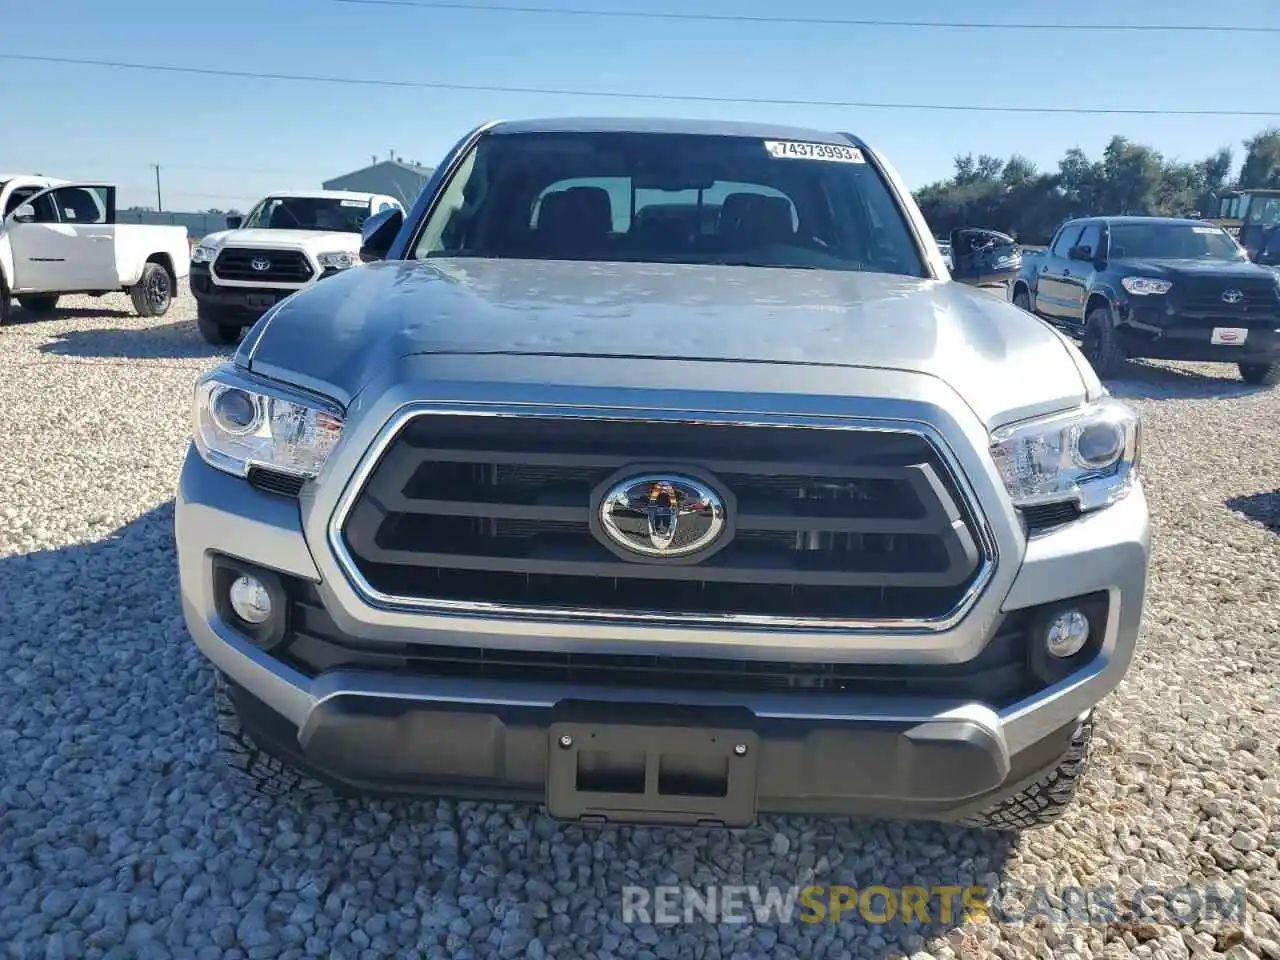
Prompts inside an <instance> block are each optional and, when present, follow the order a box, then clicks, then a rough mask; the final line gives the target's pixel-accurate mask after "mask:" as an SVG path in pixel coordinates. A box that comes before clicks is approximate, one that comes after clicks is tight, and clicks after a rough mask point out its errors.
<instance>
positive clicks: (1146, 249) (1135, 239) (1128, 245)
mask: <svg viewBox="0 0 1280 960" xmlns="http://www.w3.org/2000/svg"><path fill="white" fill-rule="evenodd" d="M1111 256H1113V257H1116V258H1121V257H1128V258H1130V259H1133V260H1244V259H1247V258H1246V256H1245V253H1244V251H1243V250H1241V249H1240V247H1239V246H1238V245H1237V244H1236V242H1235V241H1234V240H1232V239H1231V237H1230V236H1228V234H1227V232H1226V231H1225V230H1223V229H1222V228H1220V227H1213V226H1209V225H1207V224H1195V223H1113V224H1112V225H1111Z"/></svg>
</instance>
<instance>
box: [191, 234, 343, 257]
mask: <svg viewBox="0 0 1280 960" xmlns="http://www.w3.org/2000/svg"><path fill="white" fill-rule="evenodd" d="M200 243H201V244H202V245H204V246H206V247H224V246H232V247H262V248H266V249H281V250H286V249H287V250H301V249H305V250H310V251H312V252H314V253H330V252H336V251H339V250H342V251H348V252H351V253H354V252H356V251H358V250H359V249H360V234H358V233H339V232H337V231H334V230H274V229H271V230H222V231H220V232H218V233H211V234H209V235H208V236H207V237H205V238H204V239H203V240H201V241H200Z"/></svg>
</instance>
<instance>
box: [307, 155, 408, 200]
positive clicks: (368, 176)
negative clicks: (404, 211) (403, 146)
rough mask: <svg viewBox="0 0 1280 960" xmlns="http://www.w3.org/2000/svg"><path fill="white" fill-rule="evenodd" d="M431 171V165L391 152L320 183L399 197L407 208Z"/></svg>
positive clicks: (328, 186)
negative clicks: (370, 162)
mask: <svg viewBox="0 0 1280 960" xmlns="http://www.w3.org/2000/svg"><path fill="white" fill-rule="evenodd" d="M432 172H433V170H432V168H431V167H424V166H422V165H421V164H419V163H409V162H408V161H405V160H402V159H400V158H399V157H396V156H394V155H392V156H391V157H389V158H388V159H386V160H379V159H378V158H377V157H374V158H373V163H372V164H371V165H370V166H367V167H364V168H363V169H361V170H355V171H353V172H351V173H344V174H343V175H342V176H340V177H334V178H333V179H332V180H326V181H325V182H324V184H323V185H322V186H323V187H324V189H325V190H355V191H360V192H363V193H384V194H386V195H387V196H390V197H395V198H396V199H398V200H400V201H401V202H402V203H403V204H404V205H405V207H406V208H408V207H410V206H412V205H413V203H414V201H415V200H417V199H418V194H420V193H421V192H422V188H423V187H425V186H426V185H427V181H428V180H429V179H430V178H431V174H432Z"/></svg>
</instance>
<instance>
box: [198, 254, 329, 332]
mask: <svg viewBox="0 0 1280 960" xmlns="http://www.w3.org/2000/svg"><path fill="white" fill-rule="evenodd" d="M340 272H341V271H339V270H335V269H333V268H328V269H325V270H324V271H323V272H322V273H321V274H320V276H319V277H317V278H316V279H315V280H313V281H311V283H309V284H306V285H304V286H301V287H271V286H262V287H249V286H227V285H225V284H219V283H215V282H214V280H213V276H212V274H211V272H210V270H209V265H208V264H207V263H193V264H192V265H191V274H190V277H189V280H188V282H189V283H190V285H191V294H192V296H194V297H195V298H196V300H197V302H199V303H203V304H208V305H209V306H211V307H216V308H219V309H221V310H223V311H225V312H226V313H229V314H230V316H231V317H232V318H233V319H234V318H239V319H240V320H241V322H242V323H243V324H244V326H252V325H253V323H254V322H255V321H256V320H257V319H258V318H259V317H261V316H262V315H263V314H264V313H266V312H267V311H268V310H269V309H271V307H273V306H274V305H275V304H276V303H278V302H279V301H281V300H283V299H284V298H285V297H287V296H289V295H291V294H294V293H297V292H298V291H299V290H305V289H306V288H307V286H310V285H311V284H312V283H318V282H319V281H321V280H323V279H325V278H326V277H331V276H334V275H336V274H338V273H340Z"/></svg>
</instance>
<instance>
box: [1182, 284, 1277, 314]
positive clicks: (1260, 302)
mask: <svg viewBox="0 0 1280 960" xmlns="http://www.w3.org/2000/svg"><path fill="white" fill-rule="evenodd" d="M1228 290H1238V291H1240V293H1241V294H1242V298H1241V299H1240V301H1239V302H1237V303H1227V302H1226V301H1225V300H1223V299H1222V295H1223V294H1224V293H1226V292H1227V291H1228ZM1174 291H1175V296H1176V297H1177V300H1178V305H1179V308H1180V312H1182V313H1188V314H1197V315H1204V316H1209V317H1254V316H1256V317H1259V318H1261V317H1274V316H1276V315H1277V314H1280V296H1278V295H1277V292H1276V285H1275V283H1274V282H1272V281H1270V280H1263V281H1261V282H1259V281H1257V280H1247V281H1231V280H1219V279H1210V278H1203V279H1194V280H1180V281H1178V282H1177V283H1175V285H1174Z"/></svg>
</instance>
